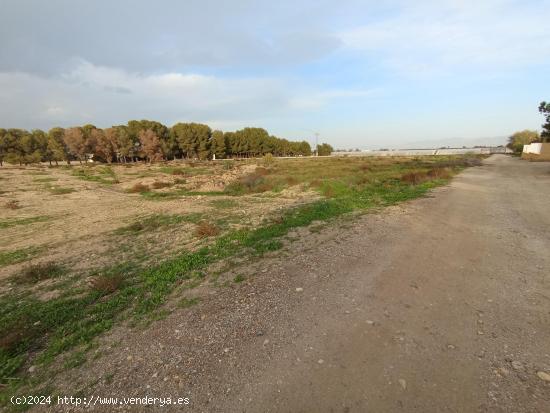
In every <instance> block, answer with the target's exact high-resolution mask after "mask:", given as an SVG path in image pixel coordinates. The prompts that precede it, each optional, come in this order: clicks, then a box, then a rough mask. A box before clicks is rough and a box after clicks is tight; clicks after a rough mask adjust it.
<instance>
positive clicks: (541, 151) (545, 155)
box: [521, 142, 550, 161]
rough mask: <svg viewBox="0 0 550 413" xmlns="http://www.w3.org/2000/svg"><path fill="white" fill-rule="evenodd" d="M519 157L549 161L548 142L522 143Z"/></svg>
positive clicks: (549, 146)
mask: <svg viewBox="0 0 550 413" xmlns="http://www.w3.org/2000/svg"><path fill="white" fill-rule="evenodd" d="M521 158H522V159H527V160H529V161H550V143H541V142H537V143H532V144H530V145H523V152H522V153H521Z"/></svg>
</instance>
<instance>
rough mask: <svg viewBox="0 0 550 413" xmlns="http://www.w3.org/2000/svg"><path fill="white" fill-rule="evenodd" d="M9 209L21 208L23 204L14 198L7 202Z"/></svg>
mask: <svg viewBox="0 0 550 413" xmlns="http://www.w3.org/2000/svg"><path fill="white" fill-rule="evenodd" d="M4 206H5V207H6V208H8V209H19V208H21V205H19V201H16V200H14V199H12V200H11V201H8V202H6V204H5V205H4Z"/></svg>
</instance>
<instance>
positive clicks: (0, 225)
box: [0, 215, 51, 229]
mask: <svg viewBox="0 0 550 413" xmlns="http://www.w3.org/2000/svg"><path fill="white" fill-rule="evenodd" d="M50 219H51V217H49V216H47V215H38V216H35V217H28V218H6V219H2V220H0V229H4V228H10V227H15V226H17V225H29V224H34V223H37V222H46V221H48V220H50Z"/></svg>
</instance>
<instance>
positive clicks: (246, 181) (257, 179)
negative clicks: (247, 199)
mask: <svg viewBox="0 0 550 413" xmlns="http://www.w3.org/2000/svg"><path fill="white" fill-rule="evenodd" d="M263 180H264V178H263V177H262V175H260V174H257V173H256V172H254V173H251V174H248V175H245V176H243V177H241V179H239V182H240V183H241V184H243V185H244V186H245V187H246V188H248V189H252V188H254V187H255V186H257V185H259V184H260V183H261V182H262V181H263Z"/></svg>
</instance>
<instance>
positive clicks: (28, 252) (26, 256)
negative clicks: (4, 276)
mask: <svg viewBox="0 0 550 413" xmlns="http://www.w3.org/2000/svg"><path fill="white" fill-rule="evenodd" d="M40 251H41V248H39V247H28V248H20V249H17V250H14V251H5V252H4V251H0V267H3V266H5V265H11V264H17V263H19V262H23V261H27V260H30V259H31V258H33V257H35V256H36V255H37V254H38V253H39V252H40Z"/></svg>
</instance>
